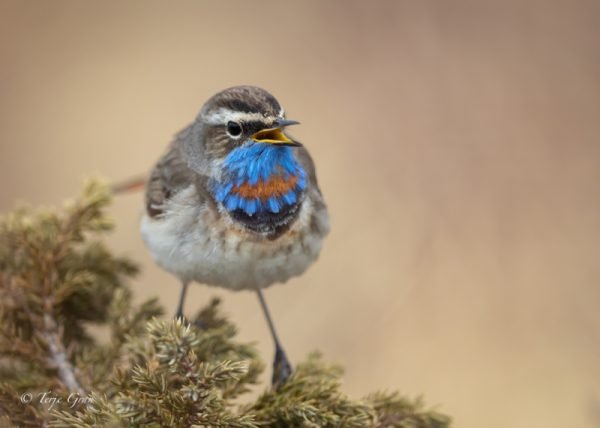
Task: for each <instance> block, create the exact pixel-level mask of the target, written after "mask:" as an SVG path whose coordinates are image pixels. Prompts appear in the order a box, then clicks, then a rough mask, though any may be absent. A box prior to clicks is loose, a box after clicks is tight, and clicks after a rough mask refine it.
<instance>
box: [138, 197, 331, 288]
mask: <svg viewBox="0 0 600 428" xmlns="http://www.w3.org/2000/svg"><path fill="white" fill-rule="evenodd" d="M193 191H194V190H193V189H192V188H188V189H186V190H184V191H182V192H180V193H178V194H177V195H176V196H175V198H174V200H173V201H172V202H170V203H169V206H168V207H167V210H166V211H165V214H164V216H162V217H159V218H156V219H153V218H150V217H149V216H147V215H144V216H143V218H142V221H141V232H142V236H143V238H144V241H145V243H146V245H147V247H148V248H149V250H150V252H151V253H152V256H153V257H154V260H155V261H156V263H157V264H158V265H160V266H161V267H163V268H164V269H166V270H167V271H169V272H171V273H173V274H174V275H176V276H177V277H179V278H180V279H181V280H182V281H197V282H200V283H203V284H207V285H215V286H221V287H225V288H229V289H233V290H242V289H256V288H264V287H268V286H270V285H272V284H274V283H277V282H285V281H287V280H288V279H289V278H291V277H293V276H297V275H300V274H302V273H303V272H304V271H305V270H306V269H307V268H308V266H310V265H311V264H312V263H313V262H314V261H315V260H316V259H317V257H318V255H319V252H320V250H321V245H322V242H323V238H324V237H325V235H326V234H327V232H328V220H327V214H326V212H323V213H322V216H323V218H322V219H321V220H322V221H321V222H320V225H321V227H317V228H315V227H311V214H312V211H313V210H312V206H311V204H310V200H309V199H307V200H306V201H305V202H304V204H303V206H302V208H301V209H300V212H299V215H298V218H297V220H296V221H295V222H294V224H293V225H292V227H291V228H290V230H289V231H287V232H286V233H284V234H283V235H282V236H280V237H279V238H277V239H275V240H272V241H269V240H267V239H265V238H263V237H260V236H257V235H256V234H253V233H252V232H248V231H244V230H240V229H239V228H238V227H236V226H233V225H232V224H231V223H228V221H229V220H227V219H226V218H225V217H224V216H222V215H219V214H218V213H216V212H214V211H213V210H211V209H210V208H209V207H208V206H203V207H198V206H197V205H194V204H189V203H186V201H190V200H194V199H195V198H192V197H191V196H192V195H191V192H193Z"/></svg>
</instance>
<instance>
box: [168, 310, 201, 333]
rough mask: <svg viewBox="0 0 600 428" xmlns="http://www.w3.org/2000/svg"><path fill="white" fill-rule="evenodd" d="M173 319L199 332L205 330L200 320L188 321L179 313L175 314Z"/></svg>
mask: <svg viewBox="0 0 600 428" xmlns="http://www.w3.org/2000/svg"><path fill="white" fill-rule="evenodd" d="M175 319H176V320H181V321H182V322H183V323H184V324H185V325H193V326H194V327H196V328H198V329H200V330H206V324H204V322H202V320H195V321H193V322H192V321H190V320H189V319H187V318H186V317H185V315H183V314H182V313H180V312H177V313H176V314H175Z"/></svg>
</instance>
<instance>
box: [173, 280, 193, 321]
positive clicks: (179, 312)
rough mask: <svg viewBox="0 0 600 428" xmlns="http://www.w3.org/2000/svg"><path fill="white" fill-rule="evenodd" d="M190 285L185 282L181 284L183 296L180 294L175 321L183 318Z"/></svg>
mask: <svg viewBox="0 0 600 428" xmlns="http://www.w3.org/2000/svg"><path fill="white" fill-rule="evenodd" d="M189 284H190V283H189V282H188V281H184V282H182V283H181V294H179V304H178V305H177V312H175V319H179V318H181V319H184V318H183V304H184V303H185V294H186V293H187V288H188V285H189Z"/></svg>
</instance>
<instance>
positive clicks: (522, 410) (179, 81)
mask: <svg viewBox="0 0 600 428" xmlns="http://www.w3.org/2000/svg"><path fill="white" fill-rule="evenodd" d="M510 3H512V4H510ZM599 40H600V3H599V2H597V1H579V2H574V1H570V2H568V1H564V2H560V1H554V2H547V1H514V2H495V3H494V4H491V3H490V4H484V2H479V1H472V2H468V1H461V2H444V1H439V2H434V1H421V2H401V1H381V2H370V3H367V2H359V1H336V2H333V1H331V2H319V1H312V2H296V3H288V2H282V1H262V2H242V1H239V2H231V1H222V2H201V1H194V2H186V1H183V2H156V1H127V2H122V1H104V2H82V1H71V2H65V1H53V2H45V1H6V0H2V1H0V59H1V67H0V141H1V143H0V147H1V148H0V182H2V183H3V184H2V186H1V188H0V191H1V195H0V210H1V211H3V212H4V211H7V210H9V209H11V208H12V207H13V206H14V205H15V203H16V202H17V201H19V200H25V201H28V202H31V203H34V204H48V205H49V204H57V203H59V202H61V201H62V200H63V199H64V198H66V197H70V196H72V195H74V194H76V193H77V192H78V191H79V189H80V185H81V182H82V180H83V179H84V178H85V177H89V176H90V175H93V174H101V175H103V176H105V177H107V178H109V179H111V180H119V179H123V178H127V177H129V176H131V175H134V174H137V173H140V172H144V171H148V170H149V169H150V168H151V166H152V165H153V163H154V162H155V160H156V159H157V158H158V157H159V156H160V154H161V153H162V151H163V149H164V148H165V146H166V144H167V143H168V142H169V139H170V137H171V136H172V135H173V134H174V133H175V132H176V131H178V130H179V129H181V128H182V127H184V126H185V125H186V124H187V123H188V122H189V121H191V120H192V119H193V118H194V117H195V115H196V113H197V111H198V110H199V108H200V106H201V105H202V103H203V102H204V101H205V100H206V99H207V98H208V97H209V96H211V95H212V94H213V93H215V92H217V91H218V90H221V89H223V88H225V87H228V86H232V85H237V84H255V85H259V86H263V87H265V88H267V89H268V90H269V91H271V92H272V93H273V94H274V95H275V96H276V97H277V98H278V99H279V100H280V101H281V102H282V104H284V106H285V107H286V110H287V112H288V115H289V117H292V118H294V119H298V120H300V121H302V126H300V127H298V128H295V129H294V132H293V134H294V136H295V137H297V138H298V139H299V140H301V141H303V142H304V143H305V144H306V145H307V146H308V147H309V149H310V150H311V152H312V153H313V156H314V157H315V159H316V163H317V166H318V172H319V178H320V182H321V187H322V190H323V192H324V193H325V196H326V198H327V201H328V203H329V207H330V211H331V216H332V225H333V231H332V234H331V235H330V238H329V240H328V241H327V243H326V245H325V247H324V251H323V253H322V256H321V258H320V260H319V262H318V263H317V264H316V265H315V266H314V267H313V268H312V269H310V271H309V272H308V273H307V274H306V275H304V276H303V277H302V278H299V279H295V280H293V281H291V282H290V283H289V284H287V285H285V286H276V287H274V288H272V289H270V290H269V291H268V292H267V298H268V300H269V301H270V305H271V307H272V311H273V312H274V316H275V319H276V321H277V325H278V328H279V330H280V334H281V336H282V337H283V340H284V343H285V344H286V346H287V348H288V353H289V354H290V356H291V357H292V359H293V360H294V361H298V360H301V359H303V358H304V357H305V356H306V355H307V354H308V352H309V351H311V350H313V349H317V348H318V349H320V350H322V351H323V352H324V354H325V355H326V357H327V358H328V359H330V360H334V361H338V362H341V363H343V364H344V365H345V366H346V368H347V375H346V377H345V388H346V390H347V391H348V392H349V393H350V394H351V395H352V396H354V397H358V396H361V395H363V394H365V393H367V392H368V391H373V390H375V389H378V388H389V389H395V388H399V389H400V390H401V391H403V392H406V393H409V394H412V395H416V394H420V393H422V394H424V395H425V397H426V399H427V402H428V403H430V404H439V405H440V409H441V410H443V411H444V412H447V413H449V414H451V415H452V416H453V417H454V418H455V426H457V427H466V428H475V427H477V428H479V427H487V428H501V427H512V428H517V427H523V428H525V427H527V428H531V427H534V428H535V427H599V426H600V364H599V362H600V310H599V308H600V283H599V280H600V263H599V260H598V255H599V250H600V248H599V244H598V242H599V240H600V192H599V189H598V187H599V186H598V185H599V182H600V145H599V141H598V134H599V133H600V47H599ZM141 210H142V195H141V194H135V195H130V196H123V197H119V198H118V199H117V200H116V201H115V203H114V206H113V208H112V215H113V216H114V217H115V218H116V221H117V224H118V229H117V231H116V233H115V234H114V235H113V236H111V237H110V244H111V246H112V247H113V248H114V249H116V250H118V251H120V252H121V253H124V254H127V255H130V256H131V257H133V258H135V259H136V260H138V261H140V262H141V263H142V265H143V268H144V271H143V274H142V275H141V276H140V277H139V278H138V279H137V280H136V281H135V282H134V283H133V284H132V285H133V287H134V290H135V292H136V294H137V296H138V298H139V299H140V300H141V299H143V298H147V297H150V296H153V295H156V294H158V295H160V297H161V300H162V302H163V303H164V305H165V306H166V308H168V310H169V315H170V314H171V313H172V312H173V311H174V309H175V304H176V300H177V295H178V293H179V284H178V283H177V281H176V280H175V279H174V278H172V277H171V276H169V275H168V274H166V273H164V272H162V271H161V270H160V269H158V268H157V267H155V266H154V265H153V263H152V261H151V259H150V257H149V255H148V254H147V253H146V251H145V249H144V247H143V244H142V241H141V239H140V237H139V233H138V218H139V215H140V213H141ZM214 294H218V295H221V296H223V298H224V307H225V309H226V311H227V312H228V313H229V314H231V316H232V317H233V318H234V320H235V321H236V322H237V323H238V324H239V326H240V336H241V338H242V339H243V340H246V341H251V340H256V341H257V342H258V344H259V346H260V349H261V351H262V353H263V355H264V357H265V360H268V361H270V358H271V355H272V352H273V349H272V344H271V342H270V339H269V336H268V332H267V327H266V325H265V322H264V321H263V318H262V315H261V314H260V312H259V305H258V302H257V301H256V297H255V296H254V295H253V294H250V293H239V294H235V293H231V292H226V291H220V290H215V289H207V288H205V287H201V286H197V287H194V288H193V289H192V290H191V294H190V296H189V298H188V302H187V310H188V312H192V311H193V310H195V309H196V308H197V307H199V306H200V305H202V304H203V303H204V302H206V301H207V300H208V299H209V296H211V295H214Z"/></svg>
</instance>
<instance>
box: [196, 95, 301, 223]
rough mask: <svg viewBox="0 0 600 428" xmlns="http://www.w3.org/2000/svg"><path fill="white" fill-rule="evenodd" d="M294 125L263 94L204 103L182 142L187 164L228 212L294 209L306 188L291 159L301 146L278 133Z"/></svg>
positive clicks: (225, 96)
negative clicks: (206, 178)
mask: <svg viewBox="0 0 600 428" xmlns="http://www.w3.org/2000/svg"><path fill="white" fill-rule="evenodd" d="M296 124H298V122H297V121H294V120H289V119H286V118H285V114H284V110H283V108H282V107H281V106H280V104H279V102H277V100H276V99H275V97H273V96H272V95H271V94H269V93H268V92H267V91H265V90H264V89H261V88H257V87H253V86H237V87H233V88H229V89H226V90H224V91H222V92H219V93H218V94H216V95H214V96H213V97H212V98H210V99H209V100H208V101H207V102H206V104H205V105H204V106H203V108H202V110H201V111H200V114H199V115H198V117H197V119H196V122H195V124H194V125H193V127H192V129H191V132H192V134H191V136H190V138H186V139H185V150H186V153H187V155H188V162H189V163H190V166H191V167H192V169H194V170H195V171H196V172H198V173H200V174H201V175H204V176H206V177H208V178H209V180H210V181H211V182H212V183H213V184H212V188H213V190H214V196H215V199H216V200H217V201H218V202H220V203H222V204H223V206H224V207H225V208H226V209H227V210H228V211H230V212H233V211H238V210H242V211H243V212H244V213H245V214H247V215H250V216H252V215H254V214H255V213H260V212H261V211H269V212H274V213H277V212H279V211H280V210H281V209H284V208H286V207H288V206H290V205H293V204H296V203H297V202H298V201H299V200H300V198H301V196H302V194H303V192H304V190H305V187H306V174H305V172H304V170H303V168H302V167H301V165H300V164H299V162H298V161H297V159H296V156H295V154H294V149H295V148H297V147H300V146H301V145H300V143H298V142H297V141H295V140H293V139H292V138H290V137H289V136H288V135H286V134H285V133H284V128H286V127H287V126H290V125H296Z"/></svg>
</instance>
